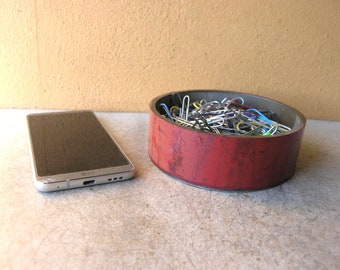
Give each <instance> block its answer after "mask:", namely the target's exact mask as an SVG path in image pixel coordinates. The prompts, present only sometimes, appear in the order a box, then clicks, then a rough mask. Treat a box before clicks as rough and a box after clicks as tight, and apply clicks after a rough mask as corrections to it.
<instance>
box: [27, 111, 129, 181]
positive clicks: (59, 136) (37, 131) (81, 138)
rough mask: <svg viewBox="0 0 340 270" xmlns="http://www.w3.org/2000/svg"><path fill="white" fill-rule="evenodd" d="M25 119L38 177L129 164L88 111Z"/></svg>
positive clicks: (35, 115) (35, 116) (41, 115)
mask: <svg viewBox="0 0 340 270" xmlns="http://www.w3.org/2000/svg"><path fill="white" fill-rule="evenodd" d="M27 119H28V125H29V130H30V138H31V145H32V151H33V156H34V160H35V166H36V173H37V175H38V176H51V175H58V174H67V173H72V172H80V171H89V170H96V169H102V168H109V167H117V166H124V165H128V164H130V163H129V161H128V160H127V158H126V157H125V155H124V154H123V153H122V152H121V150H120V148H119V147H118V146H117V145H116V143H115V142H114V141H113V139H112V138H111V136H110V135H109V134H108V133H107V132H106V130H105V129H104V128H103V126H102V125H101V124H100V122H99V121H98V120H97V118H96V116H95V115H94V113H93V112H91V111H80V112H60V113H47V114H32V115H28V117H27Z"/></svg>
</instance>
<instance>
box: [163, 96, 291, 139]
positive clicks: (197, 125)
mask: <svg viewBox="0 0 340 270" xmlns="http://www.w3.org/2000/svg"><path fill="white" fill-rule="evenodd" d="M172 102H173V105H172V106H171V107H170V109H169V108H168V106H167V105H166V104H165V103H161V104H159V110H160V112H161V111H164V112H165V114H163V115H164V116H165V117H166V118H168V119H169V120H170V121H172V122H175V123H176V124H178V125H181V126H184V127H190V128H193V129H197V130H202V131H206V132H213V133H216V134H222V135H235V136H273V135H277V134H282V133H284V132H287V131H290V130H291V129H290V128H289V127H287V126H285V125H283V124H281V123H278V122H276V121H274V120H272V119H270V115H271V113H270V112H269V111H265V110H261V109H258V108H252V107H250V106H248V105H245V101H244V99H243V98H241V97H236V98H228V97H226V98H224V99H222V101H217V100H212V101H206V100H200V101H197V100H196V101H193V102H192V103H191V102H190V96H189V95H186V96H184V97H183V99H182V98H181V96H180V95H179V94H178V93H174V94H172Z"/></svg>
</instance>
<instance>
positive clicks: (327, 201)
mask: <svg viewBox="0 0 340 270" xmlns="http://www.w3.org/2000/svg"><path fill="white" fill-rule="evenodd" d="M32 112H36V111H26V110H0V123H1V126H2V128H1V132H0V269H130V268H132V269H336V268H338V269H339V266H340V244H339V243H340V215H339V213H340V210H339V209H340V165H339V164H340V147H339V146H340V136H339V134H340V122H327V121H313V120H309V121H308V122H307V126H306V130H305V135H304V138H303V142H302V146H301V151H300V155H299V160H298V164H297V170H296V173H295V175H294V176H293V177H292V178H291V179H290V180H289V181H287V182H286V183H284V184H282V185H280V186H277V187H275V188H271V189H268V190H263V191H256V192H221V191H211V190H206V189H201V188H197V187H193V186H190V185H186V184H184V183H182V182H180V181H177V180H175V179H174V178H172V177H170V176H168V175H166V174H165V173H163V172H162V171H160V170H159V169H158V168H157V167H156V166H154V165H153V163H152V162H151V161H150V160H149V158H148V153H147V143H148V114H146V113H97V116H98V118H99V120H100V121H101V122H102V123H103V124H104V125H105V126H106V127H107V128H108V130H109V131H110V133H112V135H113V136H114V137H115V138H116V140H117V141H118V143H119V144H120V145H121V147H122V148H123V149H124V150H125V152H126V153H127V154H128V156H129V157H130V159H131V160H132V162H133V163H134V165H135V166H136V171H137V174H136V177H135V178H134V180H131V181H126V182H121V183H113V184H106V185H100V186H94V187H86V188H81V189H74V190H68V191H59V192H54V193H47V194H43V193H39V192H38V191H37V190H36V189H35V187H34V184H33V174H32V169H31V162H30V155H29V145H28V135H27V126H26V118H25V115H26V114H27V113H32Z"/></svg>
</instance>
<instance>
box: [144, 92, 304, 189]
mask: <svg viewBox="0 0 340 270" xmlns="http://www.w3.org/2000/svg"><path fill="white" fill-rule="evenodd" d="M176 93H178V94H179V95H180V96H181V97H182V98H183V97H184V96H185V95H189V96H190V98H191V100H202V99H205V100H209V101H210V100H222V99H223V98H225V97H230V98H237V97H241V98H243V99H244V101H245V103H244V105H248V106H251V107H254V108H263V109H265V110H269V111H271V112H272V113H273V115H274V117H275V119H274V120H275V121H277V122H280V123H282V124H284V125H286V126H288V127H290V128H291V130H290V131H288V132H286V133H284V134H279V135H273V136H232V135H220V134H214V133H210V132H205V131H201V130H195V129H193V128H191V127H184V126H181V125H179V124H177V123H174V122H172V121H171V120H170V119H167V118H166V117H164V115H162V114H163V113H161V112H160V111H161V109H160V104H161V103H164V104H166V105H167V106H168V107H169V108H170V107H171V106H173V105H174V104H173V98H172V93H168V94H165V95H161V96H158V97H156V98H154V99H153V100H152V101H151V103H150V126H149V144H148V151H149V157H150V159H151V161H152V162H153V163H154V164H155V165H156V166H157V167H158V168H159V169H161V170H162V171H164V172H166V173H168V174H169V175H171V176H173V177H175V178H178V179H180V180H182V181H184V182H186V183H188V184H192V185H196V186H200V187H205V188H211V189H217V190H258V189H265V188H270V187H273V186H276V185H279V184H281V183H283V182H284V181H286V180H287V179H289V178H290V177H291V176H292V175H293V174H294V171H295V167H296V162H297V158H298V153H299V149H300V144H301V140H302V136H303V132H304V128H305V125H306V120H305V117H304V116H303V115H302V114H301V113H300V112H298V111H297V110H295V109H294V108H292V107H290V106H287V105H285V104H283V103H280V102H277V101H274V100H271V99H268V98H264V97H261V96H256V95H251V94H245V93H239V92H233V91H219V90H190V91H181V92H176Z"/></svg>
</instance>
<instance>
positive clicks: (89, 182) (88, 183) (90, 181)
mask: <svg viewBox="0 0 340 270" xmlns="http://www.w3.org/2000/svg"><path fill="white" fill-rule="evenodd" d="M95 182H96V180H87V181H84V182H83V185H84V186H87V185H91V184H94V183H95Z"/></svg>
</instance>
